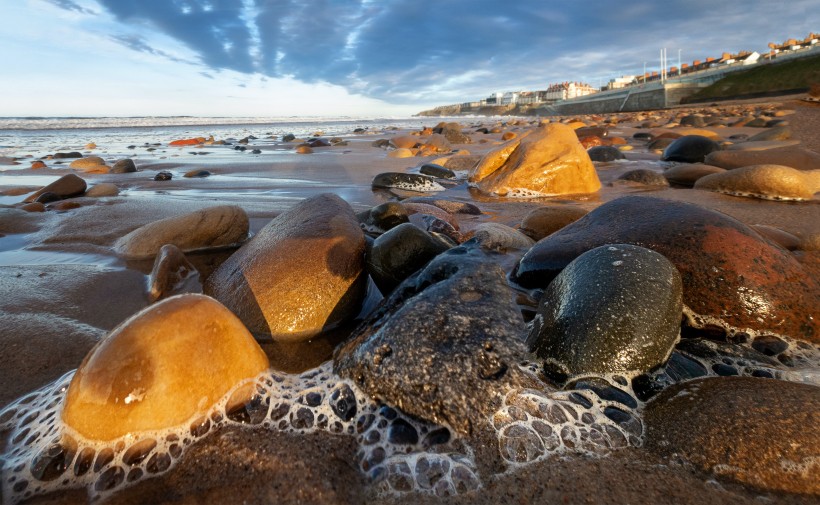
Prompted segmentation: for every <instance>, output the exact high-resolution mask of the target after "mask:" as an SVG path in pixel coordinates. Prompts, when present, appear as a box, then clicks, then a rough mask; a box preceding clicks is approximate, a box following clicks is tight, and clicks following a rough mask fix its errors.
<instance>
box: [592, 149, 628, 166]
mask: <svg viewBox="0 0 820 505" xmlns="http://www.w3.org/2000/svg"><path fill="white" fill-rule="evenodd" d="M587 154H589V159H591V160H592V161H603V162H609V161H615V160H622V159H624V153H622V152H621V150H620V149H618V148H617V147H613V146H595V147H591V148H589V149H587Z"/></svg>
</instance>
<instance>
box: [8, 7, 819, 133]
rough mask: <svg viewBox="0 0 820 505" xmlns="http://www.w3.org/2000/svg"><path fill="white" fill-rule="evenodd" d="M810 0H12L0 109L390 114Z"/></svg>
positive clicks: (805, 20) (642, 57) (632, 52)
mask: <svg viewBox="0 0 820 505" xmlns="http://www.w3.org/2000/svg"><path fill="white" fill-rule="evenodd" d="M817 7H818V2H817V0H790V1H789V2H783V3H781V2H774V1H770V0H763V1H760V0H666V1H660V0H657V1H656V0H584V1H573V0H564V1H560V2H559V1H553V0H531V1H527V0H509V1H498V0H13V1H9V2H6V5H4V7H3V23H2V25H1V26H0V48H2V50H0V68H2V74H0V116H66V115H70V116H100V115H105V116H141V115H197V116H277V117H278V116H293V115H320V116H329V115H351V116H397V115H407V114H412V113H415V112H418V111H419V110H421V109H425V108H429V107H432V106H435V105H441V104H448V103H455V102H462V101H467V100H476V99H479V98H482V97H485V96H487V95H488V94H489V93H491V92H495V91H514V90H521V89H543V88H545V87H546V86H547V85H548V84H549V83H552V82H561V81H566V80H578V81H586V82H589V83H590V84H593V85H595V86H597V85H599V84H600V83H606V81H608V80H609V79H610V78H612V77H616V76H619V75H622V74H633V73H640V72H642V71H643V68H644V63H646V65H647V69H648V70H652V69H657V67H658V51H659V48H661V47H666V48H667V50H668V56H669V60H670V64H677V58H678V50H680V53H681V58H682V61H683V62H687V61H688V62H691V61H692V60H693V59H705V57H707V56H720V53H722V52H723V51H738V50H744V49H748V50H760V51H762V50H765V49H766V44H767V43H768V42H771V41H778V42H780V41H782V40H785V39H787V38H790V37H800V38H802V37H804V36H805V35H807V34H808V33H809V32H810V31H812V30H815V31H817V30H820V26H812V23H811V21H812V20H814V21H815V22H816V20H817V19H818V17H817Z"/></svg>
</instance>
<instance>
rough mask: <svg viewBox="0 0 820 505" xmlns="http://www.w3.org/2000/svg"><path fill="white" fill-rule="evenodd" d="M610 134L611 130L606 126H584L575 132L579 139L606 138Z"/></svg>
mask: <svg viewBox="0 0 820 505" xmlns="http://www.w3.org/2000/svg"><path fill="white" fill-rule="evenodd" d="M608 133H609V129H608V128H607V127H606V126H582V127H581V128H577V129H576V130H575V135H577V136H578V138H579V139H582V138H584V137H600V138H604V137H606V136H607V135H608Z"/></svg>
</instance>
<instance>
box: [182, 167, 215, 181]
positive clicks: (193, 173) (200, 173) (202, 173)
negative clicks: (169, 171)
mask: <svg viewBox="0 0 820 505" xmlns="http://www.w3.org/2000/svg"><path fill="white" fill-rule="evenodd" d="M210 175H211V172H209V171H207V170H201V169H196V170H189V171H188V172H185V173H184V174H182V177H187V178H189V179H191V178H203V177H210Z"/></svg>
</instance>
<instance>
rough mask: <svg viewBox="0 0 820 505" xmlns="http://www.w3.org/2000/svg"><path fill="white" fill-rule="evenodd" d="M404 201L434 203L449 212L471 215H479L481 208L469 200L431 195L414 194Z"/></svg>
mask: <svg viewBox="0 0 820 505" xmlns="http://www.w3.org/2000/svg"><path fill="white" fill-rule="evenodd" d="M404 203H406V204H407V203H426V204H429V205H435V206H436V207H438V208H439V209H441V210H444V211H446V212H449V213H450V214H467V215H473V216H479V215H481V209H479V208H478V207H476V206H475V205H473V204H472V203H469V202H458V201H455V200H444V199H442V198H435V197H432V196H414V197H413V198H408V199H406V200H404Z"/></svg>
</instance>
